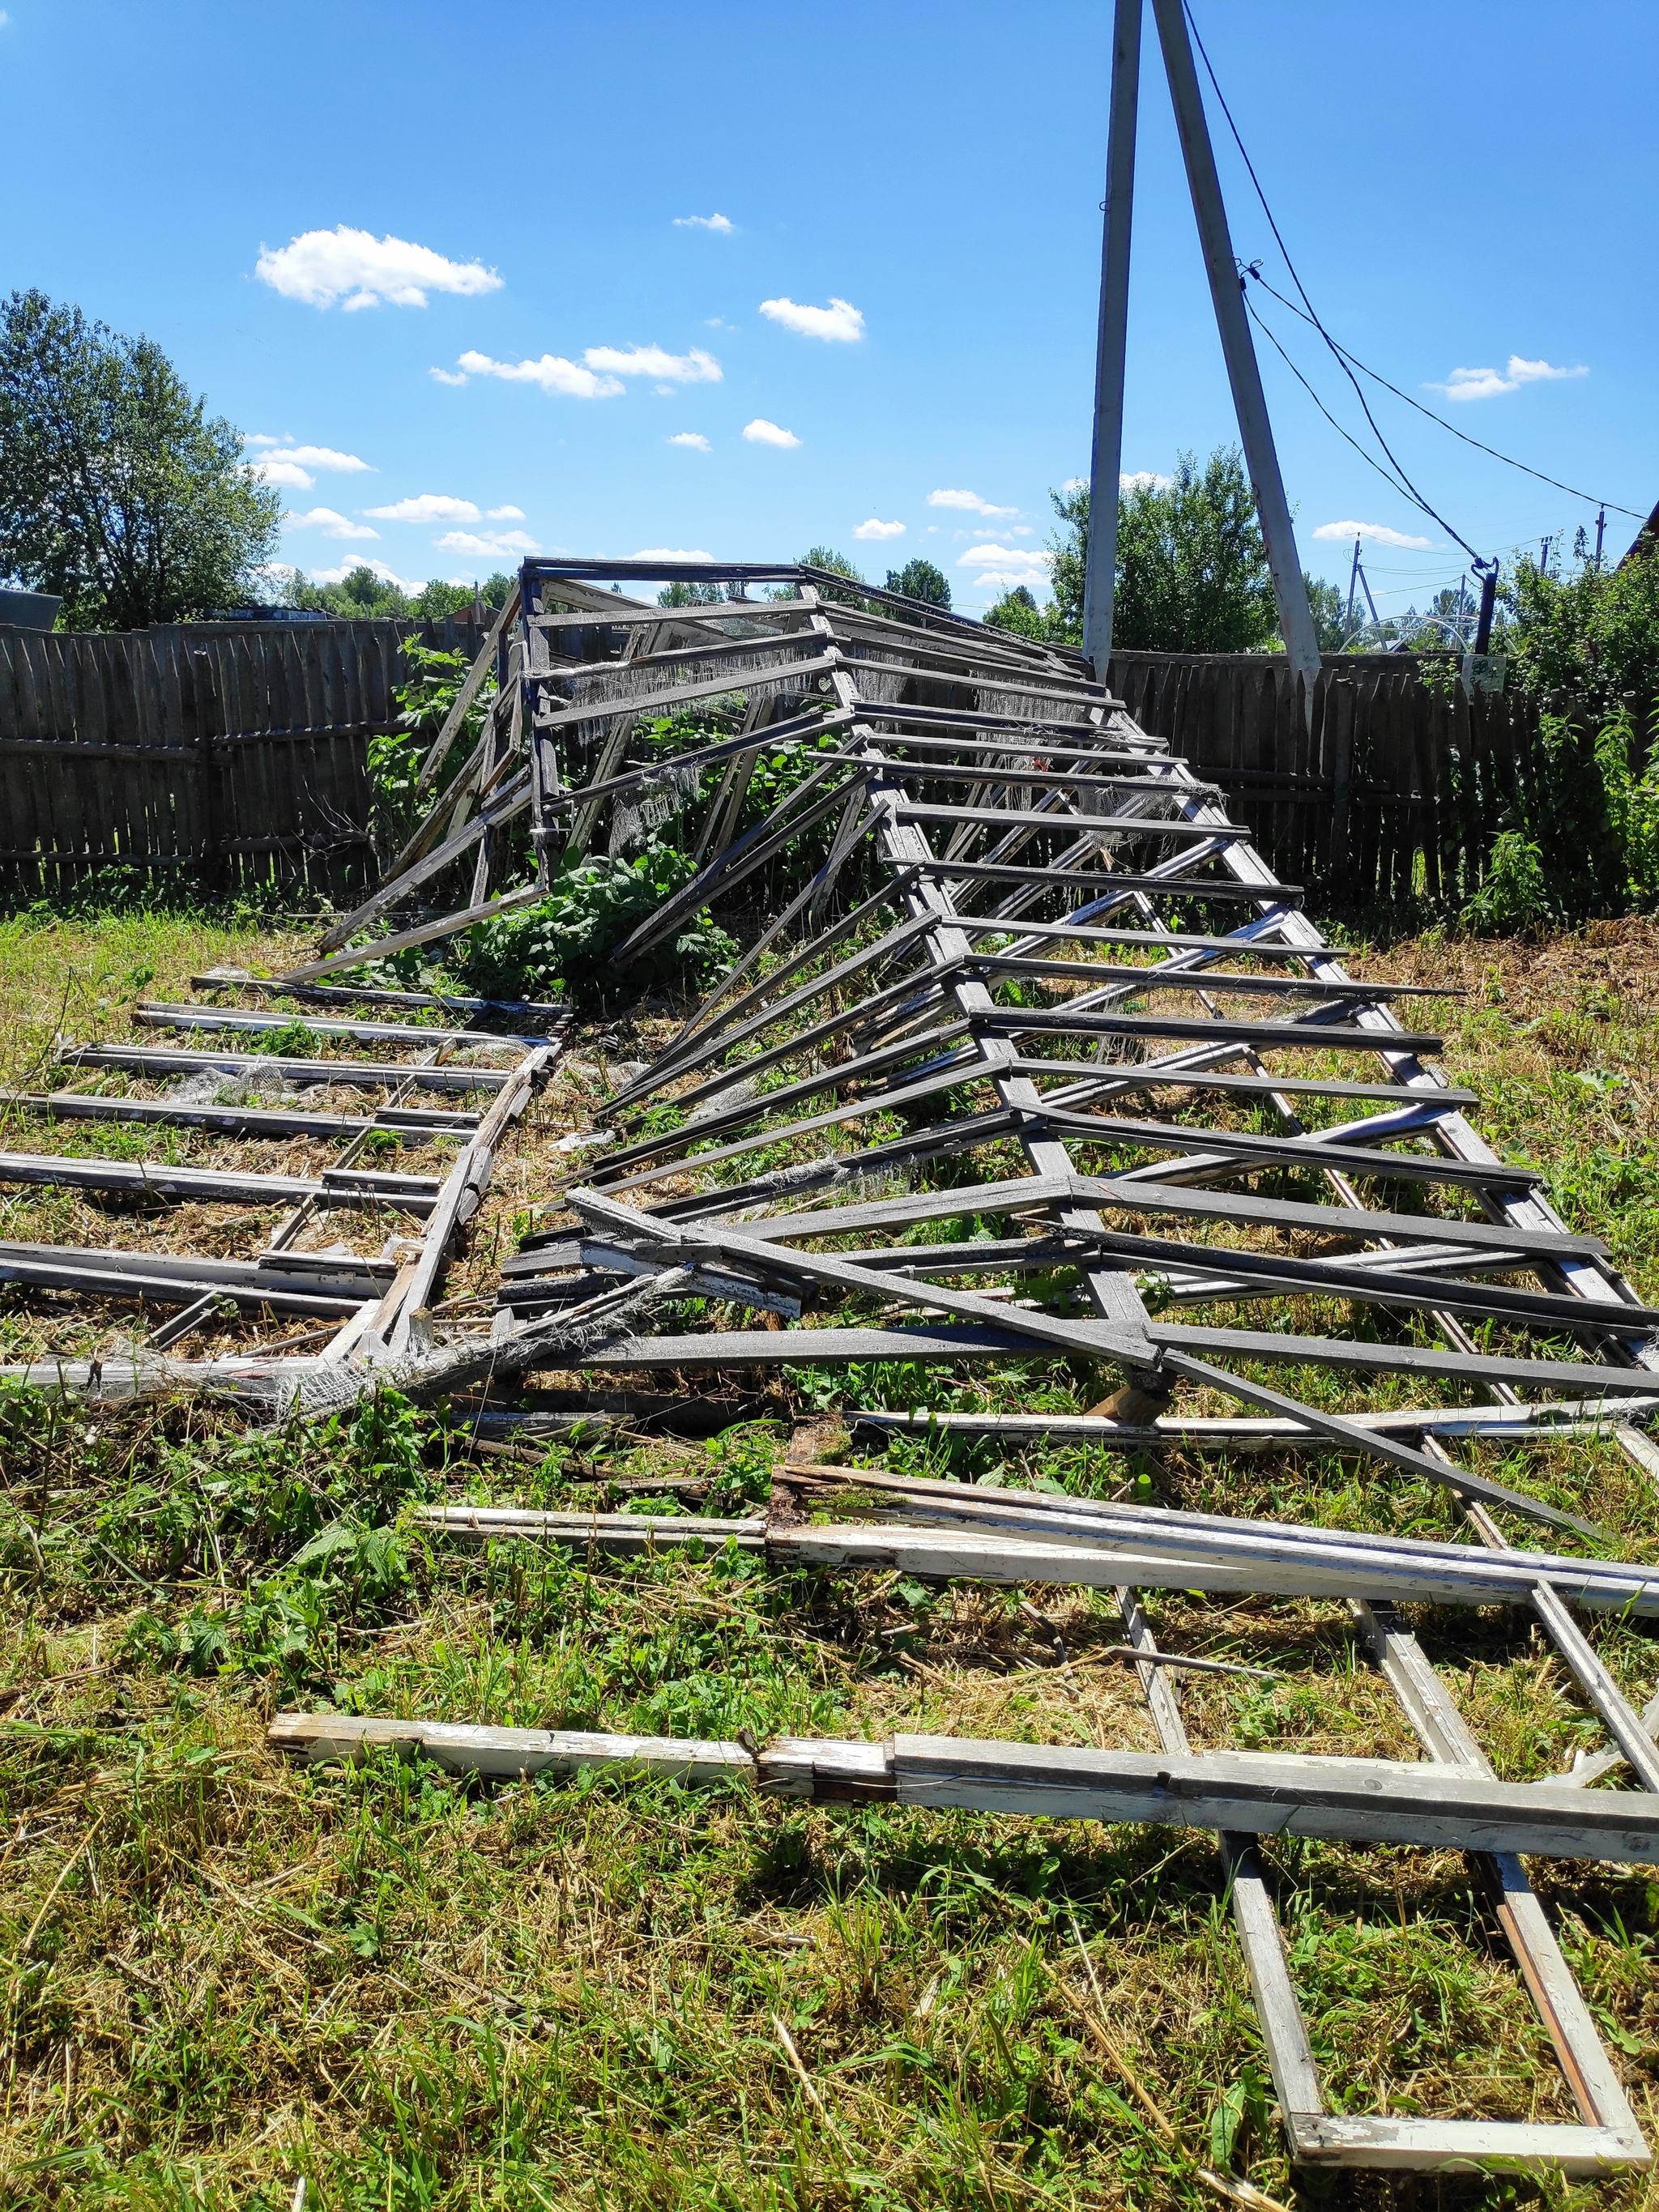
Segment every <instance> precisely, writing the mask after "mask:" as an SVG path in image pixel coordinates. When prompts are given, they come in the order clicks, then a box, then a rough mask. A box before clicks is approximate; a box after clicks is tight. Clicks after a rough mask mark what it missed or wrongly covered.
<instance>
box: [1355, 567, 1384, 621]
mask: <svg viewBox="0 0 1659 2212" xmlns="http://www.w3.org/2000/svg"><path fill="white" fill-rule="evenodd" d="M1353 566H1354V574H1356V575H1357V576H1358V579H1359V587H1360V589H1361V590H1362V591H1363V592H1364V594H1365V605H1367V606H1368V607H1369V608H1370V611H1371V620H1372V622H1373V623H1375V624H1376V628H1377V629H1382V627H1383V617H1382V616H1381V615H1380V614H1378V612H1377V611H1376V600H1375V599H1373V598H1372V597H1371V580H1370V577H1369V576H1368V575H1367V574H1365V571H1364V569H1363V568H1361V567H1360V565H1359V554H1358V549H1357V548H1356V550H1355V552H1354V556H1353Z"/></svg>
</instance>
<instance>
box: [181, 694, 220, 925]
mask: <svg viewBox="0 0 1659 2212" xmlns="http://www.w3.org/2000/svg"><path fill="white" fill-rule="evenodd" d="M190 674H191V684H190V689H189V691H188V694H187V696H186V698H185V733H186V735H187V736H189V737H191V738H192V739H193V740H194V743H195V747H196V788H197V794H198V796H199V801H200V805H201V812H202V878H203V881H204V883H205V884H206V885H207V887H208V889H209V890H210V891H222V890H223V889H224V888H225V865H226V861H227V859H228V854H226V851H225V842H224V836H225V833H224V806H223V801H222V793H221V791H220V788H219V780H220V777H221V776H222V774H223V772H224V771H223V768H222V764H221V762H220V761H219V760H218V759H216V757H215V756H214V750H213V741H214V738H215V737H216V735H217V734H218V730H217V725H218V720H219V712H218V708H219V693H218V686H217V684H216V683H215V681H214V676H213V660H212V656H211V655H210V654H209V653H191V655H190Z"/></svg>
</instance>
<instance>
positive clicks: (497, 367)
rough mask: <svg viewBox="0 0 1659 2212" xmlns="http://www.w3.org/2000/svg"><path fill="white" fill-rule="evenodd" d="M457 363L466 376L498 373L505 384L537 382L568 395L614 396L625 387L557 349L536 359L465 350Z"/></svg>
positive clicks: (571, 396) (573, 396)
mask: <svg viewBox="0 0 1659 2212" xmlns="http://www.w3.org/2000/svg"><path fill="white" fill-rule="evenodd" d="M459 365H460V367H461V368H464V369H465V371H466V373H467V374H468V375H469V376H499V377H501V379H502V380H503V381H504V382H506V383H507V384H539V385H540V386H541V387H542V390H543V391H544V392H562V393H563V394H564V396H565V397H566V398H567V399H614V398H616V397H617V394H618V393H619V392H623V391H625V390H626V388H627V387H626V386H624V385H623V384H622V383H620V382H619V381H618V380H617V378H616V377H614V376H596V375H595V374H593V371H592V369H591V368H578V367H577V366H576V363H575V362H574V361H566V360H565V359H564V357H563V356H562V355H561V354H556V353H544V355H543V356H542V357H541V359H540V360H539V361H516V362H514V361H491V359H490V358H489V355H488V354H487V353H464V354H463V355H462V356H460V364H459ZM452 381H453V380H452ZM462 381H463V382H464V381H465V379H462Z"/></svg>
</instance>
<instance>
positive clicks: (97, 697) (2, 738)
mask: <svg viewBox="0 0 1659 2212" xmlns="http://www.w3.org/2000/svg"><path fill="white" fill-rule="evenodd" d="M416 635H419V636H421V637H422V640H423V641H424V642H427V643H429V644H432V645H435V646H437V647H442V648H444V649H446V650H449V651H453V652H459V653H465V654H466V655H467V656H468V657H469V658H471V656H472V655H473V654H475V653H477V649H478V645H479V642H480V638H481V631H480V629H479V625H478V624H477V623H475V622H474V621H473V620H472V619H471V617H470V616H468V617H460V618H454V617H452V618H447V619H446V620H445V621H443V622H441V623H422V622H421V621H420V620H418V619H417V618H416V617H406V618H404V620H401V621H386V620H368V621H362V622H314V623H312V622H308V623H185V624H179V625H177V626H173V627H163V628H157V629H150V630H140V631H135V632H132V633H131V634H107V635H106V634H103V633H95V632H92V633H88V632H71V633H61V634H60V633H54V632H50V631H41V630H28V629H12V628H9V627H0V896H5V897H9V898H15V897H17V896H24V897H28V896H42V897H46V898H50V897H52V896H55V895H58V894H61V893H64V892H65V891H67V890H70V888H71V887H72V886H73V885H74V884H76V883H79V882H82V881H84V880H85V879H87V878H90V877H94V876H96V875H98V874H99V873H100V872H105V871H112V870H131V871H133V872H137V873H140V874H147V875H148V874H152V873H153V874H155V875H162V874H166V875H167V876H169V877H173V876H176V875H177V873H178V872H185V873H186V874H192V875H197V876H199V877H200V878H201V879H202V880H203V881H204V883H206V884H212V885H215V886H216V887H218V888H220V889H223V890H229V889H234V888H235V887H237V886H239V885H252V884H258V883H265V882H278V883H289V884H302V885H304V886H305V887H307V888H308V889H310V890H313V891H316V892H318V893H319V894H325V895H327V896H329V897H331V898H332V899H335V900H339V899H341V898H342V897H343V896H347V895H349V893H351V892H353V891H354V890H356V891H360V890H361V889H362V885H363V884H365V883H366V882H367V881H368V879H369V878H372V876H373V873H374V860H373V854H372V852H371V850H370V847H369V840H368V821H369V811H370V799H371V793H370V790H369V784H368V739H369V738H371V737H373V736H374V735H375V734H377V733H378V732H385V731H389V730H391V729H393V728H395V727H396V726H397V714H398V708H397V702H396V698H395V696H394V694H395V691H396V690H397V687H398V684H400V683H401V682H402V681H403V680H404V675H405V672H406V663H405V656H404V643H405V641H406V640H407V639H409V638H410V637H411V636H416Z"/></svg>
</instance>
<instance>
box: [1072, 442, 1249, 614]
mask: <svg viewBox="0 0 1659 2212" xmlns="http://www.w3.org/2000/svg"><path fill="white" fill-rule="evenodd" d="M1056 597H1058V592H1056ZM1278 628H1279V616H1278V611H1277V610H1276V608H1275V607H1274V605H1273V583H1272V580H1271V577H1270V575H1269V573H1268V568H1267V547H1266V545H1265V544H1263V543H1262V538H1261V526H1260V525H1259V524H1258V522H1257V520H1256V514H1255V498H1254V496H1253V495H1252V493H1251V490H1250V485H1249V478H1248V477H1246V475H1245V473H1244V464H1243V459H1242V457H1241V456H1240V454H1239V452H1238V449H1237V447H1219V446H1218V447H1217V448H1216V450H1215V452H1214V453H1212V454H1211V456H1210V458H1209V459H1208V460H1207V461H1206V463H1205V465H1204V467H1203V469H1202V471H1200V469H1199V467H1198V465H1197V462H1196V461H1195V459H1194V457H1193V455H1192V454H1191V453H1182V455H1181V456H1180V458H1179V459H1177V461H1176V471H1175V474H1174V476H1173V477H1171V478H1170V481H1169V482H1168V483H1138V484H1134V485H1133V486H1131V488H1130V489H1128V490H1127V491H1126V492H1124V493H1123V495H1121V499H1120V500H1119V502H1118V518H1117V584H1116V589H1115V597H1114V605H1113V612H1112V641H1113V643H1114V644H1115V645H1120V646H1121V647H1124V649H1125V650H1126V651H1128V652H1136V651H1139V652H1143V653H1259V652H1261V650H1262V648H1263V647H1266V646H1267V645H1268V644H1269V643H1270V642H1271V641H1272V640H1273V636H1274V635H1275V633H1276V632H1277V630H1278ZM1079 635H1081V606H1080V604H1079Z"/></svg>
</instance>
